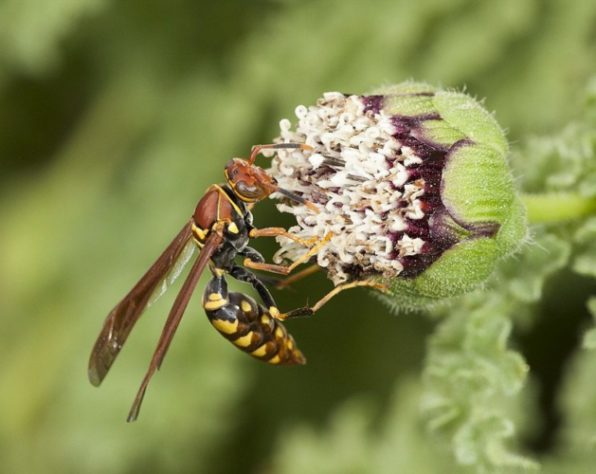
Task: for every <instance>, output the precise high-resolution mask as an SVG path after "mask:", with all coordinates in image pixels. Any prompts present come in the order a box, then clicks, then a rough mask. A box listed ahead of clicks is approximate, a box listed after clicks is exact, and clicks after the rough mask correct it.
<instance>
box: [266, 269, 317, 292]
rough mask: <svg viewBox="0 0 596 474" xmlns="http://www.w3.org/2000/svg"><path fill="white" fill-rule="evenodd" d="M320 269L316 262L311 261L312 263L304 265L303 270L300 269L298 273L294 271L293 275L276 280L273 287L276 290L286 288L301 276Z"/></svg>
mask: <svg viewBox="0 0 596 474" xmlns="http://www.w3.org/2000/svg"><path fill="white" fill-rule="evenodd" d="M320 269H321V267H319V266H318V265H317V264H316V263H313V264H312V265H310V266H308V267H306V268H305V269H304V270H300V271H299V272H298V273H294V275H292V276H290V277H288V278H284V279H283V280H281V281H279V282H277V284H276V285H275V288H276V289H277V290H281V289H283V288H287V287H288V286H290V285H293V284H294V283H296V282H297V281H300V280H302V279H303V278H306V277H309V276H311V275H313V274H314V273H317V272H318V271H319V270H320Z"/></svg>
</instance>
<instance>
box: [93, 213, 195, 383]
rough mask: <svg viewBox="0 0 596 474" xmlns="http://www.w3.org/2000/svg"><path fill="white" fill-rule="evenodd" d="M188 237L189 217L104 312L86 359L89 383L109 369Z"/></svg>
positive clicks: (190, 234)
mask: <svg viewBox="0 0 596 474" xmlns="http://www.w3.org/2000/svg"><path fill="white" fill-rule="evenodd" d="M191 237H192V221H189V222H188V223H186V224H185V225H184V227H183V228H182V230H181V231H180V232H179V233H178V235H177V236H176V237H175V238H174V240H172V242H171V243H170V245H168V247H167V248H166V249H165V250H164V252H163V253H162V254H161V255H160V256H159V258H158V259H157V260H156V261H155V263H154V264H153V265H151V268H149V270H147V273H145V274H144V275H143V276H142V277H141V279H140V280H139V281H138V283H137V284H136V285H135V286H134V287H133V289H132V290H130V292H129V293H128V294H127V295H126V296H125V297H124V298H123V299H122V301H120V303H118V304H117V305H116V307H115V308H114V309H113V310H112V311H110V314H108V316H107V318H106V320H105V322H104V325H103V328H102V330H101V332H100V333H99V336H98V337H97V341H96V342H95V345H94V346H93V350H92V351H91V357H90V359H89V370H88V375H89V381H90V382H91V383H92V384H93V385H96V386H97V385H99V384H100V383H101V381H102V380H103V379H104V377H105V376H106V374H107V373H108V371H109V370H110V367H111V366H112V364H113V363H114V360H115V359H116V357H117V356H118V354H119V353H120V349H121V348H122V346H123V344H124V343H125V342H126V338H127V337H128V335H129V334H130V331H131V330H132V328H133V327H134V325H135V323H136V322H137V320H138V319H139V317H140V316H141V313H142V312H143V310H144V309H145V307H146V306H147V303H148V302H149V299H150V298H151V295H152V294H153V292H154V291H155V289H156V288H157V286H158V285H159V284H160V283H161V282H162V281H163V279H164V278H165V277H166V275H167V274H168V272H169V271H170V269H171V268H172V267H173V266H174V265H175V263H176V261H177V260H178V258H179V257H180V254H181V253H182V251H183V249H184V247H185V246H186V244H187V243H188V241H189V240H190V238H191Z"/></svg>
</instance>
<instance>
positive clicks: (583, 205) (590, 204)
mask: <svg viewBox="0 0 596 474" xmlns="http://www.w3.org/2000/svg"><path fill="white" fill-rule="evenodd" d="M522 200H523V202H524V204H525V205H526V209H527V210H528V221H529V222H530V224H550V223H555V222H563V221H568V220H572V219H580V218H582V217H587V216H590V215H596V197H584V196H581V195H579V194H575V193H544V194H523V195H522Z"/></svg>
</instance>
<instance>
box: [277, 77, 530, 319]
mask: <svg viewBox="0 0 596 474" xmlns="http://www.w3.org/2000/svg"><path fill="white" fill-rule="evenodd" d="M296 116H297V118H298V123H297V125H296V127H295V128H292V126H291V123H290V122H289V121H288V120H286V119H284V120H282V121H281V122H280V128H281V136H280V138H279V139H278V141H279V142H292V143H306V144H307V145H310V146H311V147H312V148H313V151H302V150H279V151H278V152H277V156H276V157H275V158H274V160H273V162H272V168H271V170H270V173H271V175H272V176H273V177H274V178H276V179H277V181H278V183H279V186H280V187H282V188H285V189H290V190H292V191H293V192H295V193H297V194H299V195H300V196H302V197H304V198H305V199H307V200H309V201H312V202H314V203H316V204H317V205H318V206H319V207H320V209H321V212H320V213H319V214H314V213H313V212H312V211H311V210H310V209H309V208H307V207H306V206H304V205H302V204H299V203H292V202H282V203H280V204H278V208H279V210H280V211H282V212H290V213H292V214H294V216H295V217H296V220H297V225H296V226H294V227H292V228H291V229H290V230H291V231H292V232H294V233H296V234H297V235H299V236H300V237H303V238H305V239H309V238H313V237H317V238H323V237H324V236H325V235H328V233H332V237H331V239H330V241H329V242H328V244H327V245H326V246H325V247H323V248H322V249H321V251H320V252H319V253H318V256H317V263H318V264H319V265H320V266H321V267H323V268H324V269H326V271H327V274H328V276H329V278H330V279H331V280H332V281H333V283H334V284H335V285H338V284H341V283H343V282H347V281H353V280H361V279H365V278H367V279H368V278H374V279H378V280H380V281H382V282H383V283H384V284H385V285H386V286H387V287H388V288H389V293H388V295H387V297H388V298H389V300H390V301H391V302H392V303H394V304H396V305H397V306H400V307H404V306H405V307H419V306H423V305H425V304H428V303H432V302H434V301H437V300H440V299H443V298H446V297H450V296H454V295H458V294H462V293H464V292H466V291H469V290H471V289H473V288H475V287H477V286H478V285H479V284H481V283H482V282H484V281H485V280H486V279H487V277H488V276H489V275H490V274H491V272H492V271H493V269H494V267H495V264H496V262H497V261H498V260H499V259H500V258H502V257H503V256H506V255H508V254H510V253H511V252H513V251H514V250H515V249H516V248H517V247H518V246H519V244H520V243H521V242H522V241H523V239H524V237H525V235H526V221H525V211H524V208H523V205H522V204H521V201H520V199H519V198H518V196H517V195H516V191H515V187H514V183H513V179H512V176H511V173H510V170H509V166H508V163H507V159H506V157H507V153H508V145H507V140H506V138H505V136H504V134H503V131H502V130H501V128H500V127H499V125H498V124H497V122H496V121H495V119H494V118H493V116H492V115H491V114H490V113H488V112H487V111H486V110H485V109H484V108H483V107H482V106H481V105H480V104H479V103H478V102H476V101H475V100H474V99H472V98H471V97H469V96H468V95H466V94H463V93H460V92H452V91H445V90H440V89H436V88H433V87H431V86H429V85H427V84H421V83H413V82H409V83H403V84H399V85H394V86H390V87H387V88H383V89H380V90H379V91H376V92H375V93H373V94H370V95H350V94H342V93H339V92H329V93H325V94H323V97H321V98H320V99H319V100H318V101H317V103H316V105H314V106H310V107H305V106H299V107H297V108H296ZM279 243H280V246H281V249H280V251H279V252H278V253H277V255H276V257H277V259H279V260H281V259H290V260H293V259H295V258H297V257H298V256H299V255H301V254H302V253H303V252H304V248H303V247H301V246H300V244H298V243H296V242H294V241H290V240H288V239H285V238H280V239H279Z"/></svg>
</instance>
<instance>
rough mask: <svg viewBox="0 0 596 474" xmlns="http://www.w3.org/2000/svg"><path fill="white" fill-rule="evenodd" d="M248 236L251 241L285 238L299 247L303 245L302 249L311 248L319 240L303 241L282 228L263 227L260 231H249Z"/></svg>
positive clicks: (316, 238)
mask: <svg viewBox="0 0 596 474" xmlns="http://www.w3.org/2000/svg"><path fill="white" fill-rule="evenodd" d="M248 236H249V237H250V238H251V239H256V238H257V237H285V238H287V239H290V240H293V241H294V242H297V243H299V244H300V245H303V246H304V247H311V246H312V245H314V244H316V243H317V242H318V241H319V240H320V239H319V238H318V237H311V238H310V239H303V238H302V237H300V236H298V235H296V234H292V233H291V232H288V231H287V230H286V229H284V228H283V227H264V228H262V229H251V230H250V232H249V233H248Z"/></svg>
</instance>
